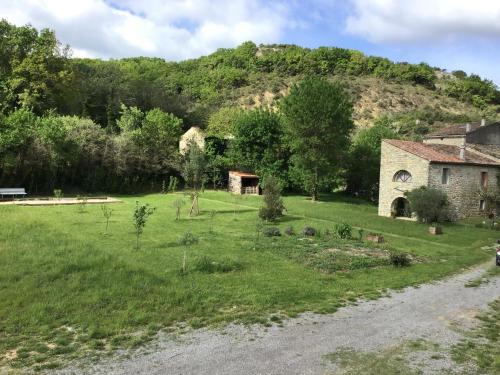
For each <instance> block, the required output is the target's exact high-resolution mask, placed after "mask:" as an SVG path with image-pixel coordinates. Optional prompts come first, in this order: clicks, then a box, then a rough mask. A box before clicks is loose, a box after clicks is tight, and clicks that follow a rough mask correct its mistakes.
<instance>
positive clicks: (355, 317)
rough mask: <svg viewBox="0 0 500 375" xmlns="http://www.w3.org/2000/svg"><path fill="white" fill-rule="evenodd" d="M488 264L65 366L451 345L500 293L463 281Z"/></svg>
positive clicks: (253, 364) (297, 362)
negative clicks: (327, 307) (265, 322)
mask: <svg viewBox="0 0 500 375" xmlns="http://www.w3.org/2000/svg"><path fill="white" fill-rule="evenodd" d="M488 266H489V265H488ZM485 267H486V266H485V265H483V266H481V267H479V268H476V269H474V270H471V271H467V272H466V273H463V274H460V275H457V276H454V277H452V278H449V279H446V280H443V281H440V282H435V283H431V284H426V285H422V286H420V287H419V288H407V289H405V290H403V291H401V292H394V293H392V294H391V295H390V296H389V297H384V298H381V299H378V300H376V301H366V302H360V303H359V304H358V305H357V306H348V307H345V308H342V309H340V310H338V311H337V312H336V313H334V314H330V315H317V314H312V313H307V314H303V315H301V316H300V317H299V318H295V319H290V320H288V321H285V322H284V326H283V327H278V326H273V327H269V328H265V327H261V326H255V327H241V326H229V327H228V328H226V329H225V330H223V331H214V330H209V329H202V330H196V331H192V332H191V333H188V334H185V335H183V336H181V338H180V339H175V340H173V339H172V338H169V337H168V336H161V337H159V338H158V340H157V341H156V342H155V343H154V344H153V345H152V346H150V347H149V348H147V349H144V351H143V352H142V353H136V354H135V355H133V356H132V357H131V358H128V359H120V360H116V359H115V360H108V361H106V362H102V363H98V364H96V365H93V366H92V367H90V368H89V367H86V368H84V369H75V368H73V369H70V368H68V369H64V370H62V371H59V372H58V373H60V374H231V375H234V374H301V375H302V374H324V373H325V372H326V371H327V370H328V368H327V367H326V366H327V364H325V361H323V360H322V356H323V355H325V354H328V353H331V352H334V351H336V350H337V349H339V348H342V347H351V348H353V349H355V350H360V351H369V350H377V349H381V348H386V347H389V346H392V345H398V344H399V343H402V342H403V341H405V340H413V339H419V338H422V339H425V340H429V341H432V342H436V343H439V344H441V345H443V346H448V345H451V344H453V343H455V342H457V340H459V339H460V337H461V335H460V333H459V332H458V330H457V329H456V327H457V326H459V327H467V326H470V325H472V324H473V322H474V316H475V315H476V313H477V312H478V311H479V310H481V309H484V308H486V307H487V304H488V303H489V302H491V301H493V300H495V299H497V298H500V278H498V277H497V278H495V279H492V280H491V281H490V282H489V283H486V284H484V285H481V286H480V287H476V288H466V287H464V284H465V283H466V282H467V281H468V280H471V279H474V278H477V277H478V276H480V275H481V274H482V273H483V272H484V270H485ZM454 327H455V328H454Z"/></svg>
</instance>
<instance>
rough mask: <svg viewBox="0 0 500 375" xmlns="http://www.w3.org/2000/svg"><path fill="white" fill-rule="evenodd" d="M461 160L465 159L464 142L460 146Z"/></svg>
mask: <svg viewBox="0 0 500 375" xmlns="http://www.w3.org/2000/svg"><path fill="white" fill-rule="evenodd" d="M459 157H460V159H461V160H465V143H464V144H462V145H461V146H460V155H459Z"/></svg>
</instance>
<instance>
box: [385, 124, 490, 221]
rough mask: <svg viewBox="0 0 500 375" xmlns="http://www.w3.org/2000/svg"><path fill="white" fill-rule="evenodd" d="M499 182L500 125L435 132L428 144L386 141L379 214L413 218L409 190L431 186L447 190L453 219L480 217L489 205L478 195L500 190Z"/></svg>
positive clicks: (467, 125)
mask: <svg viewBox="0 0 500 375" xmlns="http://www.w3.org/2000/svg"><path fill="white" fill-rule="evenodd" d="M499 178H500V123H495V124H491V125H486V124H485V122H484V121H481V123H477V124H457V125H452V126H449V127H446V128H444V129H441V130H439V131H436V132H434V133H431V134H429V135H428V136H426V138H425V139H424V141H423V142H412V141H401V140H394V139H385V140H383V141H382V154H381V162H380V188H379V206H378V213H379V215H380V216H392V217H410V216H411V208H410V206H409V203H408V201H407V200H406V198H405V195H404V194H405V192H407V191H410V190H412V189H414V188H418V187H421V186H427V187H432V188H437V189H440V190H442V191H444V192H446V194H447V195H448V198H449V201H450V206H451V214H452V219H461V218H464V217H468V216H478V215H481V214H482V213H483V211H484V210H485V202H484V200H482V199H480V198H479V196H478V194H477V192H478V191H479V189H480V188H481V187H482V188H483V189H487V190H489V191H498V189H499V180H498V179H499ZM499 208H500V207H498V208H497V210H498V209H499Z"/></svg>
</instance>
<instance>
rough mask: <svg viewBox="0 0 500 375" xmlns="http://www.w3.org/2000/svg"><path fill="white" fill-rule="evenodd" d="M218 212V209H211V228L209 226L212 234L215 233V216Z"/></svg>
mask: <svg viewBox="0 0 500 375" xmlns="http://www.w3.org/2000/svg"><path fill="white" fill-rule="evenodd" d="M216 214H217V211H216V210H212V211H210V213H209V214H208V215H209V218H210V228H209V233H210V234H213V233H214V218H215V215H216Z"/></svg>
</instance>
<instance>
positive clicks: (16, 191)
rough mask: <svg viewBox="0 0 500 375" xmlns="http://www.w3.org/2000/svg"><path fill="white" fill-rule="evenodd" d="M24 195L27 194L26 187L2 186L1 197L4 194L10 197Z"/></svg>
mask: <svg viewBox="0 0 500 375" xmlns="http://www.w3.org/2000/svg"><path fill="white" fill-rule="evenodd" d="M19 195H21V196H24V195H26V190H25V189H24V188H6V189H5V188H3V189H2V188H0V197H2V198H3V197H4V196H10V197H14V198H15V197H16V196H19Z"/></svg>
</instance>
